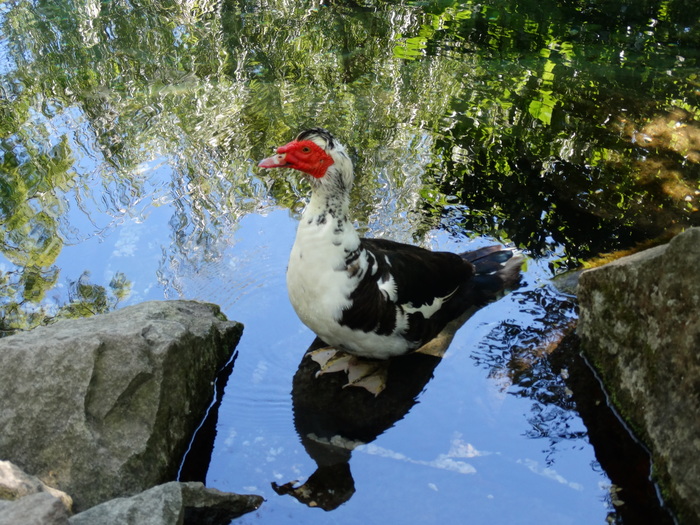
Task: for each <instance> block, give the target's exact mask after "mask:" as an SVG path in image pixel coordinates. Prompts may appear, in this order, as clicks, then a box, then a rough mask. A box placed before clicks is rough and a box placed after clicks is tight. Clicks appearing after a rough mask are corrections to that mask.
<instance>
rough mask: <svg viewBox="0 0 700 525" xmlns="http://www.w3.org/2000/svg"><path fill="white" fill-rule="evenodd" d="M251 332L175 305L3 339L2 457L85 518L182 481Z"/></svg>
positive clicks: (194, 307) (142, 307) (202, 307)
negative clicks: (218, 388)
mask: <svg viewBox="0 0 700 525" xmlns="http://www.w3.org/2000/svg"><path fill="white" fill-rule="evenodd" d="M241 331H242V325H240V324H239V323H236V322H232V321H227V320H226V319H225V317H224V316H223V315H222V314H221V313H220V311H219V309H218V307H216V306H215V305H210V304H204V303H198V302H194V301H165V302H148V303H143V304H138V305H135V306H131V307H127V308H124V309H121V310H117V311H115V312H111V313H109V314H105V315H98V316H95V317H91V318H87V319H75V320H65V321H60V322H58V323H56V324H54V325H51V326H45V327H39V328H36V329H34V330H32V331H29V332H23V333H19V334H16V335H13V336H10V337H6V338H4V339H0V400H1V401H0V428H2V432H0V457H4V458H7V459H10V460H12V461H13V462H14V463H16V464H17V465H19V466H20V467H21V468H22V469H24V470H26V471H28V472H32V473H34V474H36V475H37V476H38V477H39V479H41V480H42V481H43V482H44V483H46V484H48V485H50V486H53V487H57V488H59V489H61V490H63V491H66V492H68V493H70V494H71V495H72V496H73V499H74V507H75V510H76V511H80V510H83V509H86V508H88V507H91V506H93V505H96V504H98V503H101V502H103V501H106V500H109V499H113V498H115V497H119V496H129V495H133V494H136V493H138V492H141V491H143V490H145V489H147V488H149V487H152V486H154V485H158V484H160V483H163V482H166V481H170V480H173V479H175V477H176V475H177V470H178V466H179V464H180V462H181V460H182V456H183V454H184V452H185V451H186V449H187V446H188V443H189V441H190V440H191V438H192V435H193V433H194V431H195V429H196V428H197V426H198V424H199V423H200V421H201V420H202V417H203V415H204V413H205V411H206V409H207V407H208V405H209V404H210V402H211V400H212V396H213V386H212V380H213V379H214V377H215V375H216V373H217V371H218V370H219V369H220V368H221V367H222V366H223V365H224V364H225V363H226V362H227V361H228V360H229V359H230V357H231V353H232V351H233V348H234V346H235V344H236V343H237V342H238V339H239V338H240V335H241Z"/></svg>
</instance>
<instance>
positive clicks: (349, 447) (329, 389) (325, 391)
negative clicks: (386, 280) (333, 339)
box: [272, 311, 473, 511]
mask: <svg viewBox="0 0 700 525" xmlns="http://www.w3.org/2000/svg"><path fill="white" fill-rule="evenodd" d="M472 313H473V311H469V312H466V313H465V314H464V315H462V316H461V317H460V318H458V319H455V320H454V321H452V322H451V323H449V324H448V325H447V326H446V327H445V329H444V330H443V331H442V332H441V333H440V334H439V335H438V336H437V337H436V338H435V339H433V340H432V341H430V342H429V343H428V344H426V345H424V346H423V347H422V348H421V349H419V350H418V351H416V352H414V353H412V354H408V355H404V356H399V357H395V358H392V359H390V360H389V361H388V367H389V369H388V373H387V382H386V387H385V388H384V390H383V391H382V392H381V394H380V395H378V396H375V395H373V394H372V393H370V392H368V391H367V390H365V389H363V388H356V387H352V386H349V387H346V386H347V376H346V375H345V373H342V372H337V373H325V374H323V375H320V376H318V377H317V373H318V372H319V368H320V366H319V364H318V363H316V362H315V361H314V360H313V359H312V355H313V352H314V351H316V350H318V349H321V348H323V347H324V346H326V345H325V344H324V342H323V341H321V340H320V339H318V338H316V340H315V341H314V342H313V343H312V344H311V346H310V347H309V349H308V350H307V352H306V354H305V355H304V357H303V358H302V360H301V363H300V364H299V368H298V369H297V371H296V373H295V374H294V379H293V382H292V405H293V409H294V426H295V428H296V431H297V433H298V434H299V437H300V439H301V443H302V445H303V446H304V449H305V450H306V452H307V454H309V456H310V457H311V458H312V459H313V460H314V461H315V462H316V465H317V469H316V471H315V472H314V473H313V474H312V475H311V476H310V477H309V478H308V479H307V480H306V482H304V483H303V484H299V483H298V482H297V481H290V482H289V483H285V484H283V485H278V484H277V483H274V482H273V483H272V488H273V489H274V490H275V492H276V493H277V494H280V495H282V494H289V495H291V496H293V497H294V498H296V499H297V500H299V501H300V502H301V503H304V504H305V505H308V506H309V507H320V508H322V509H324V510H327V511H328V510H333V509H336V508H337V507H339V506H340V505H342V504H343V503H345V502H346V501H348V500H349V499H350V498H351V497H352V495H353V494H354V493H355V482H354V480H353V477H352V473H351V472H350V457H351V455H352V451H353V449H354V448H355V447H357V446H359V445H362V444H366V443H370V442H371V441H374V440H375V439H376V438H377V436H379V435H380V434H382V433H383V432H384V431H385V430H387V429H389V428H391V427H392V426H393V425H394V424H395V423H396V422H397V421H399V420H400V419H402V418H403V417H404V416H405V415H406V414H407V413H408V411H409V410H410V409H411V407H412V406H413V405H415V404H416V402H417V397H418V395H419V394H420V393H421V392H422V391H423V389H424V388H425V386H426V385H427V383H428V382H429V381H430V379H431V378H432V377H433V371H434V369H435V367H436V366H437V365H438V363H439V362H440V361H441V359H442V356H443V355H444V353H445V351H446V350H447V347H448V346H449V344H450V342H451V341H452V339H453V337H454V334H455V332H456V331H457V329H458V328H459V327H460V326H462V324H464V322H465V321H466V320H467V319H468V318H469V317H470V316H471V314H472Z"/></svg>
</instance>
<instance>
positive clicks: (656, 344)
mask: <svg viewBox="0 0 700 525" xmlns="http://www.w3.org/2000/svg"><path fill="white" fill-rule="evenodd" d="M698 262H700V228H692V229H690V230H688V231H686V232H684V233H682V234H680V235H678V236H676V237H674V238H673V239H672V240H671V242H670V243H669V244H667V245H664V246H658V247H656V248H652V249H650V250H646V251H643V252H640V253H637V254H635V255H632V256H629V257H624V258H621V259H619V260H617V261H615V262H613V263H610V264H607V265H605V266H602V267H600V268H596V269H594V270H589V271H586V272H584V273H583V274H582V275H581V278H580V282H579V287H578V297H579V306H580V318H579V323H578V329H577V330H578V334H579V336H580V337H581V341H582V347H583V350H584V352H585V354H586V355H587V356H588V357H589V359H590V360H591V361H592V363H593V364H594V366H595V367H596V368H597V369H598V371H599V373H600V375H601V377H602V379H603V382H604V384H605V386H606V388H607V390H608V392H609V394H610V396H611V399H612V401H613V403H614V404H615V406H616V407H617V408H618V410H619V411H620V413H621V414H622V416H623V418H624V419H625V420H626V421H627V422H628V423H630V424H631V425H632V427H633V429H634V430H635V432H636V434H637V435H638V436H639V437H640V438H641V439H642V440H643V441H644V442H645V443H646V444H647V446H648V447H649V448H650V449H651V451H652V459H653V464H654V467H653V469H654V476H655V478H656V479H657V481H658V483H659V485H660V486H661V488H662V491H663V494H664V496H665V499H666V500H667V501H668V502H669V503H671V505H672V507H674V508H675V509H676V511H677V513H678V515H679V517H680V519H681V522H686V523H699V522H700V388H699V387H698V385H700V272H698Z"/></svg>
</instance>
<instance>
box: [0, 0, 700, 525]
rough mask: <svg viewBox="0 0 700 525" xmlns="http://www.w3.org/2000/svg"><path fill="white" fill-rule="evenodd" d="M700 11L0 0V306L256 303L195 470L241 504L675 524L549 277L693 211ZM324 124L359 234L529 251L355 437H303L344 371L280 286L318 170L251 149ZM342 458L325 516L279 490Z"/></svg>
mask: <svg viewBox="0 0 700 525" xmlns="http://www.w3.org/2000/svg"><path fill="white" fill-rule="evenodd" d="M632 7H633V8H632ZM699 10H700V7H698V6H696V5H695V3H693V4H692V5H689V4H688V3H687V2H683V1H680V0H677V1H673V0H666V1H649V2H644V3H642V4H635V6H631V5H628V3H626V2H612V3H606V4H601V3H597V2H588V3H585V4H574V3H570V2H555V1H548V2H544V3H542V2H536V3H534V2H518V3H514V2H510V1H505V0H502V1H498V0H494V1H490V2H485V3H476V2H449V1H448V2H410V1H405V2H398V3H394V2H392V3H385V2H361V3H355V2H332V3H322V2H293V3H289V2H284V1H275V2H263V3H261V2H256V1H238V2H234V1H222V2H219V1H200V2H189V1H188V2H185V1H174V0H171V1H165V0H159V1H155V0H148V1H143V2H139V3H138V4H136V3H132V2H126V1H117V0H115V1H110V2H93V1H88V0H79V1H74V2H64V1H52V2H44V1H28V0H10V1H6V2H4V3H2V4H0V176H1V178H0V224H1V225H2V228H1V229H0V234H1V235H2V236H1V237H0V272H1V278H0V295H1V299H0V328H1V329H2V330H3V332H4V333H6V334H11V333H13V332H14V331H16V330H18V329H29V328H31V327H33V326H36V325H38V324H41V323H44V322H50V321H51V320H53V319H55V318H60V317H78V316H86V315H93V314H95V313H100V312H105V311H109V310H111V309H114V308H119V307H122V306H125V305H128V304H134V303H137V302H140V301H144V300H151V299H158V300H160V299H174V298H188V299H198V300H202V301H209V302H214V303H217V304H220V305H221V306H222V309H223V311H224V312H225V313H226V315H227V316H228V317H229V318H231V319H236V320H239V321H241V322H243V323H244V324H245V332H244V335H243V339H242V340H241V343H240V345H239V347H238V348H237V350H236V358H235V361H234V362H233V367H232V369H231V372H230V375H229V376H228V377H222V378H221V379H220V383H219V387H220V388H221V389H223V398H222V400H221V403H220V406H219V407H218V414H217V415H218V420H217V424H216V436H215V439H214V444H213V450H209V452H208V453H210V454H211V461H210V463H209V464H208V465H207V463H206V461H205V462H204V464H203V465H200V467H199V470H200V475H201V476H202V477H203V478H205V479H206V482H207V484H208V485H209V486H213V487H217V488H220V489H222V490H231V491H238V492H257V493H260V494H263V495H264V496H265V497H266V499H267V501H266V502H265V504H264V505H263V507H262V508H261V509H260V510H259V511H258V512H257V513H255V514H251V515H248V516H246V517H244V518H242V519H241V522H250V523H314V522H323V523H327V522H337V523H354V522H358V523H360V522H362V523H375V522H378V521H380V520H395V521H400V522H404V523H419V522H420V523H432V522H435V523H438V522H439V523H466V522H468V523H506V522H508V523H543V522H546V523H581V524H584V523H585V524H589V523H603V522H605V521H606V520H611V521H617V522H620V523H622V522H627V523H634V516H639V515H643V516H649V515H654V516H657V514H653V513H659V514H658V516H661V517H659V518H658V520H666V519H668V517H667V516H666V517H663V516H664V514H663V511H662V510H659V509H660V507H659V505H658V502H657V498H656V495H655V494H654V488H653V486H652V485H649V484H648V483H646V478H647V477H648V472H649V466H648V464H645V463H644V461H645V460H644V459H643V457H642V458H641V459H639V458H636V459H630V458H629V457H628V456H621V455H620V454H623V452H620V453H616V454H617V456H618V457H621V459H619V460H618V461H617V462H615V461H610V460H609V458H610V456H611V454H609V453H608V451H609V450H613V449H615V446H616V445H618V444H619V443H622V442H624V443H627V442H626V441H624V440H625V432H624V429H623V430H621V431H619V429H618V430H614V429H613V427H615V425H616V423H615V418H614V416H611V415H610V414H609V413H607V415H605V414H602V413H600V412H599V411H597V408H596V407H599V406H603V407H604V406H605V399H604V397H603V395H602V394H601V393H600V391H599V390H597V389H596V387H595V380H594V379H592V378H588V379H586V381H588V380H590V381H592V383H590V382H589V383H586V382H585V381H584V380H583V379H582V378H584V376H585V377H588V374H589V373H590V372H589V371H587V369H586V367H585V364H582V363H581V362H580V360H578V357H577V355H578V354H577V350H568V351H566V350H559V351H557V350H556V349H557V344H558V341H559V340H560V338H561V335H562V333H563V332H564V331H565V330H566V328H567V327H569V326H570V325H571V323H572V321H573V320H574V319H575V316H576V312H575V300H574V298H573V297H571V296H569V295H567V294H565V293H563V292H560V291H558V290H557V289H556V288H555V287H554V286H553V284H552V279H553V278H554V277H555V276H557V275H558V274H560V273H562V272H564V271H566V270H567V269H570V268H578V267H580V265H581V264H582V263H583V262H584V261H586V260H588V259H590V258H592V257H595V256H598V255H600V254H602V253H605V252H609V251H614V250H618V249H627V248H630V247H633V246H635V245H636V244H637V243H645V242H655V241H658V240H659V239H661V240H663V239H664V238H667V237H668V235H671V234H673V233H674V232H676V231H679V230H680V229H682V228H684V227H687V226H690V225H697V224H698V223H699V219H698V211H697V210H698V203H697V201H698V195H700V187H699V186H698V178H699V177H698V163H699V162H700V128H699V127H698V126H697V124H696V118H697V115H698V105H697V104H698V97H699V95H700V92H699V91H698V86H699V85H700V84H699V83H698V82H699V80H698V73H699V71H700V70H699V69H698V54H699V53H700V51H698V50H699V49H700V45H699V44H700V26H698V22H697V20H699V19H700V16H698V15H700V13H699V12H698V11H699ZM315 125H321V126H324V127H326V128H328V129H330V130H332V131H333V132H334V133H335V134H336V135H337V136H338V137H339V138H340V139H341V140H342V141H343V142H344V143H345V144H346V145H347V146H348V147H349V148H350V151H351V154H352V157H353V160H354V162H355V165H356V185H355V189H354V191H353V196H352V208H353V211H354V213H355V218H356V221H357V227H358V229H359V230H360V231H361V232H362V233H363V234H365V235H370V236H377V237H388V238H393V239H395V240H399V241H403V242H411V243H414V244H419V245H422V246H426V247H430V248H433V249H448V250H456V251H464V250H468V249H472V248H477V247H480V246H483V245H485V244H489V243H494V242H498V243H506V244H510V245H514V246H516V247H518V248H519V249H521V250H523V251H524V253H526V255H527V257H528V258H527V267H526V269H525V277H524V280H523V286H522V287H521V288H520V289H519V290H517V291H515V292H513V293H512V294H510V295H508V296H506V297H505V298H503V299H502V300H501V301H499V302H497V303H495V304H493V305H490V306H489V307H487V308H485V309H484V310H482V311H480V312H479V313H477V314H476V315H475V316H474V317H473V318H472V319H470V320H469V321H468V322H467V324H465V326H464V327H463V328H462V329H461V330H460V331H459V332H458V333H457V336H456V337H455V339H454V341H453V343H452V345H451V347H450V349H449V351H448V353H447V354H446V356H445V358H444V359H443V360H442V362H439V363H438V362H429V361H428V362H420V363H415V366H413V364H411V363H409V364H408V365H401V366H406V370H405V374H406V377H408V376H409V375H411V373H412V371H414V370H415V376H416V377H415V378H414V380H415V384H414V383H411V382H409V381H406V383H407V384H409V383H410V384H411V385H413V386H412V387H411V388H415V391H414V392H412V391H409V389H408V386H407V387H406V392H404V394H406V395H405V396H404V397H403V398H402V399H399V398H400V397H401V396H398V395H397V398H396V400H395V401H394V402H393V403H394V404H393V405H391V407H389V408H392V407H394V405H395V407H394V408H396V410H393V411H391V410H389V409H388V408H386V407H384V408H382V407H379V406H378V407H377V410H383V409H386V410H387V417H386V420H385V421H384V424H385V428H380V426H379V423H377V425H375V426H374V427H373V428H372V431H371V432H370V430H367V429H364V430H362V432H360V430H358V431H357V434H358V435H360V434H362V435H363V436H364V437H365V439H363V440H361V441H365V442H366V443H365V444H363V445H359V446H357V447H356V448H354V449H353V450H352V451H350V450H349V449H347V448H346V449H342V447H336V448H340V449H339V450H331V451H330V452H329V451H328V449H327V448H324V447H323V446H320V449H321V450H322V452H318V449H319V446H318V445H317V444H314V443H310V442H309V441H308V439H307V438H308V434H309V432H308V430H309V429H310V428H313V429H315V431H318V429H319V428H321V427H323V428H327V427H328V424H327V421H328V413H329V412H328V410H329V409H328V407H320V406H318V407H315V408H314V409H313V410H309V409H308V404H309V402H310V401H309V400H323V399H326V397H324V392H326V394H325V395H326V396H328V392H333V390H332V386H333V385H332V384H330V385H326V383H323V382H322V383H320V384H316V383H314V382H305V381H302V379H303V378H304V377H305V375H304V374H305V373H307V372H308V370H307V369H306V368H305V365H304V363H303V361H302V356H303V355H304V352H305V350H306V349H307V348H308V347H309V345H311V344H312V341H313V335H312V334H311V333H310V332H309V331H308V330H307V329H306V328H304V327H303V325H301V323H300V322H299V321H298V319H297V318H296V316H295V315H294V313H293V311H292V310H291V306H290V305H289V302H288V299H287V296H286V290H285V282H284V272H285V267H286V260H287V256H288V253H289V250H290V248H291V245H292V242H293V238H294V231H295V227H296V220H297V218H298V216H299V213H300V211H301V209H302V208H303V205H304V201H305V199H306V198H307V195H308V187H307V186H306V185H305V184H304V183H301V182H300V181H299V178H298V176H297V175H296V174H294V173H285V172H276V173H274V174H269V173H268V174H261V173H259V172H258V169H257V168H256V167H255V164H256V160H259V159H261V158H263V157H264V156H267V155H269V152H270V151H271V149H272V148H273V147H275V146H279V145H281V144H284V143H286V142H287V141H288V140H290V139H291V138H292V137H293V136H294V135H295V134H296V133H297V132H298V131H299V130H301V129H304V128H306V127H310V126H315ZM567 352H568V353H567ZM409 365H410V366H409ZM295 374H296V375H297V380H296V381H295V380H294V377H295ZM307 375H308V374H307ZM421 381H422V382H423V383H421ZM324 385H326V386H324ZM329 388H330V389H331V390H328V389H329ZM324 389H326V390H324ZM353 395H354V394H353ZM339 403H345V405H342V406H345V407H347V406H349V405H353V403H354V406H355V407H357V414H358V415H362V414H363V412H362V410H363V408H364V409H366V408H367V407H368V406H374V405H371V403H370V402H363V401H362V400H357V399H355V398H354V397H350V398H348V399H345V396H343V397H342V400H341V401H339ZM348 404H349V405H348ZM301 406H306V407H307V410H306V411H302V410H301V409H299V407H301ZM295 408H296V411H295ZM399 408H400V410H399ZM344 410H346V411H349V410H348V409H347V408H345V409H344ZM389 412H391V414H389ZM316 413H318V417H315V418H314V417H311V416H313V415H314V414H316ZM300 414H302V415H300ZM309 414H311V416H309ZM302 416H303V417H302ZM608 417H611V419H605V418H608ZM368 420H369V417H364V418H360V422H362V421H365V422H366V421H368ZM602 421H605V422H606V423H605V424H601V422H602ZM324 425H325V427H324ZM601 428H602V430H601ZM615 428H617V427H615ZM363 432H364V433H363ZM317 437H318V436H317ZM355 445H357V443H355ZM631 448H632V445H629V446H627V445H625V446H622V447H619V449H620V450H626V449H631ZM309 451H311V452H312V453H311V454H310V452H309ZM208 453H207V454H208ZM327 454H331V455H333V454H336V455H338V457H345V459H346V461H344V463H343V462H340V464H341V466H338V467H335V468H336V469H337V470H331V471H329V472H330V474H329V475H328V479H329V480H331V481H332V483H337V486H335V487H333V486H331V487H330V489H329V490H328V491H327V494H326V496H327V497H328V501H329V502H328V503H324V505H326V506H328V507H331V506H333V505H336V507H335V508H334V510H329V511H324V510H322V509H320V508H313V506H311V507H310V506H307V505H305V504H302V503H300V502H299V501H297V499H295V498H294V497H292V496H291V495H289V494H283V495H278V494H277V492H276V491H275V490H274V488H273V485H272V484H273V483H274V484H276V486H277V488H278V489H279V487H280V486H286V485H285V484H287V483H288V482H291V481H294V480H298V482H299V484H300V485H301V484H304V483H307V482H308V480H309V478H310V477H312V475H313V474H314V473H315V472H317V468H318V465H317V461H319V462H321V463H323V462H324V461H326V460H327V457H326V456H325V455H327ZM616 454H612V455H613V456H615V455H616ZM205 455H206V454H205ZM343 455H345V456H343ZM312 456H313V457H312ZM642 456H643V454H642ZM324 458H326V459H324ZM315 460H316V461H315ZM329 461H330V460H329ZM343 465H344V466H343ZM626 467H629V468H626ZM324 472H326V470H324V469H321V473H319V474H318V476H322V474H323V473H324ZM630 473H632V474H630ZM315 479H316V478H313V480H315ZM313 480H312V481H313ZM332 483H331V485H332ZM294 486H296V485H293V487H294ZM649 491H651V492H649ZM331 492H332V494H331ZM334 494H339V496H338V497H337V498H336V497H335V496H333V495H334ZM307 503H308V501H307ZM315 503H316V505H317V506H322V505H319V502H315ZM621 503H624V504H621ZM635 513H636V514H635Z"/></svg>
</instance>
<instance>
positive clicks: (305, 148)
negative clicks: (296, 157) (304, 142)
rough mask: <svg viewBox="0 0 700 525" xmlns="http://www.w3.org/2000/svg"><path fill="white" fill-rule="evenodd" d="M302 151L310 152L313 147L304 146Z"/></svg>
mask: <svg viewBox="0 0 700 525" xmlns="http://www.w3.org/2000/svg"><path fill="white" fill-rule="evenodd" d="M301 151H302V153H310V152H311V148H310V147H308V146H304V147H303V148H301Z"/></svg>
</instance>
